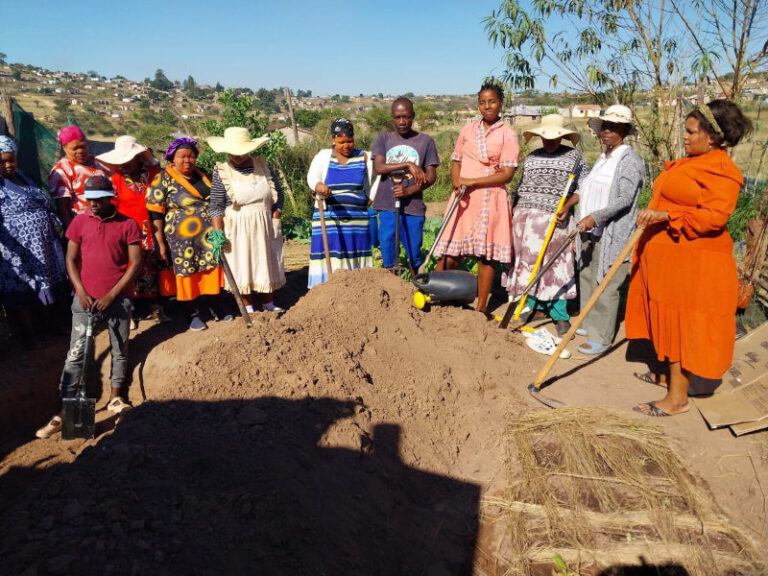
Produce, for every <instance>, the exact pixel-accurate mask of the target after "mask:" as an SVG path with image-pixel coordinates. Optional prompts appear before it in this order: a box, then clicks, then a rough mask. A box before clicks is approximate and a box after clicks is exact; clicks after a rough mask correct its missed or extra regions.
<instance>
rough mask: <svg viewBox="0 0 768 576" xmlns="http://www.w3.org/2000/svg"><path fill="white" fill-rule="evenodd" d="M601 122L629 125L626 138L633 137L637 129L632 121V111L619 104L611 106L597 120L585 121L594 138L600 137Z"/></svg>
mask: <svg viewBox="0 0 768 576" xmlns="http://www.w3.org/2000/svg"><path fill="white" fill-rule="evenodd" d="M603 122H613V123H615V124H629V132H628V133H627V136H634V135H635V134H637V127H636V126H635V123H634V122H633V121H632V110H630V109H629V108H627V107H626V106H622V105H621V104H614V105H613V106H609V107H608V110H606V111H605V114H603V115H602V116H600V117H599V118H590V119H589V120H587V125H588V126H589V127H590V129H591V130H592V132H594V133H595V135H596V136H600V127H601V126H602V125H603Z"/></svg>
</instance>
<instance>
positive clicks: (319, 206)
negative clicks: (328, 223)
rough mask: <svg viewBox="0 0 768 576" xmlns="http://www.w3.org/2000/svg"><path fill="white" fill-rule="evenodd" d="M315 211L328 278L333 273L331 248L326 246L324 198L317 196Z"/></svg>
mask: <svg viewBox="0 0 768 576" xmlns="http://www.w3.org/2000/svg"><path fill="white" fill-rule="evenodd" d="M317 212H318V214H319V215H320V230H321V232H322V234H323V251H324V252H325V267H326V269H327V271H328V278H330V277H331V274H333V267H332V266H331V250H330V249H329V248H328V232H326V229H325V200H323V197H322V196H317Z"/></svg>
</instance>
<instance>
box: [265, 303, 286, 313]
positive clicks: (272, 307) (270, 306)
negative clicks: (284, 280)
mask: <svg viewBox="0 0 768 576" xmlns="http://www.w3.org/2000/svg"><path fill="white" fill-rule="evenodd" d="M261 307H262V308H263V309H264V310H267V311H268V312H285V309H284V308H280V306H275V303H274V302H267V303H266V304H262V305H261Z"/></svg>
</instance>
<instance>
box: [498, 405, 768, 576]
mask: <svg viewBox="0 0 768 576" xmlns="http://www.w3.org/2000/svg"><path fill="white" fill-rule="evenodd" d="M506 446H507V454H506V461H507V462H506V463H507V474H508V486H507V493H506V496H505V497H504V498H495V499H488V500H486V501H485V502H484V516H485V520H486V521H489V522H493V521H494V519H495V520H496V521H503V523H504V524H503V526H504V536H503V537H504V539H505V540H508V542H507V543H508V544H509V546H508V547H507V546H504V547H503V548H505V549H508V550H511V551H512V552H511V557H509V558H506V559H504V566H499V564H497V567H498V568H499V570H498V573H501V574H504V573H505V574H510V575H518V574H520V575H526V576H527V575H537V574H546V575H547V576H549V574H552V573H556V574H565V573H567V574H569V575H570V574H581V575H588V574H600V575H605V576H608V575H618V574H624V573H631V574H637V573H648V574H680V575H682V574H688V575H690V576H705V575H712V574H718V575H729V574H733V575H736V574H766V573H768V570H767V569H766V566H765V565H764V564H763V557H762V556H761V553H760V552H759V550H758V549H757V547H756V546H755V545H754V543H753V541H752V540H750V538H749V536H748V535H747V534H746V533H744V532H742V531H740V530H739V529H738V528H737V527H735V526H733V525H732V524H731V523H730V522H729V521H728V520H727V519H725V518H724V517H723V516H722V515H721V514H718V513H717V512H716V511H715V510H714V509H713V504H712V498H711V497H709V496H708V494H707V492H706V488H705V487H703V486H701V485H700V484H697V482H696V480H695V479H694V478H693V477H691V476H690V475H689V474H688V473H687V472H686V471H685V470H684V469H683V467H682V465H681V463H680V460H679V458H678V456H677V455H676V454H675V453H674V451H673V450H672V449H671V448H670V446H669V444H668V442H667V439H666V438H665V436H664V431H663V430H661V429H659V428H656V427H653V426H647V425H642V426H641V425H638V421H637V420H633V419H630V418H628V417H627V416H625V415H623V414H621V413H618V412H612V411H608V410H605V409H594V408H563V409H558V410H552V411H544V412H535V413H529V414H524V415H520V416H519V417H515V418H514V422H513V423H512V424H511V425H510V426H509V428H508V432H507V435H506ZM555 558H557V562H556V561H555ZM561 559H562V561H564V562H565V564H566V565H567V568H568V570H567V571H564V570H563V567H562V562H560V560H561ZM496 562H497V563H498V562H499V559H497V560H496ZM556 563H558V564H560V568H556V569H555V570H553V567H555V565H556ZM640 566H644V567H646V568H647V570H648V571H647V572H646V571H642V572H638V571H637V570H638V568H637V567H640ZM633 567H634V568H633ZM640 570H642V569H640Z"/></svg>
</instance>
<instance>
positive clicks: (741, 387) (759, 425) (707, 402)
mask: <svg viewBox="0 0 768 576" xmlns="http://www.w3.org/2000/svg"><path fill="white" fill-rule="evenodd" d="M693 402H694V404H695V405H696V407H697V408H698V409H699V411H700V412H701V415H702V416H703V417H704V419H705V420H706V421H707V423H708V424H709V427H710V428H721V427H723V426H731V430H732V431H733V433H734V434H736V435H737V436H740V435H742V434H746V433H748V432H754V431H757V430H762V429H764V428H768V324H763V325H762V326H760V327H758V328H756V329H754V330H753V331H752V332H750V333H749V334H748V335H747V336H745V337H744V338H742V339H741V340H739V341H738V342H736V348H735V350H734V361H733V364H732V365H731V367H730V369H729V370H728V372H727V373H726V374H725V375H724V376H723V383H722V385H721V386H720V387H719V388H718V389H717V390H716V392H715V394H713V395H712V396H708V397H705V398H696V399H694V400H693Z"/></svg>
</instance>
